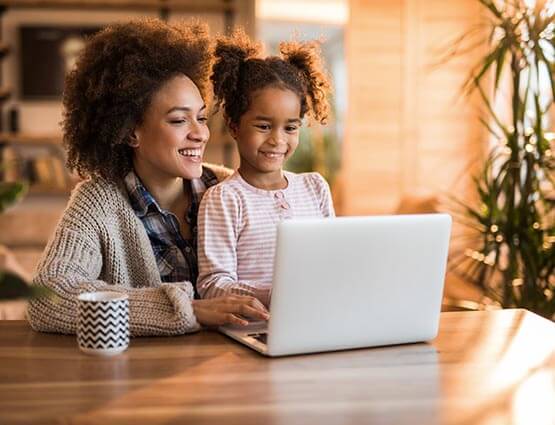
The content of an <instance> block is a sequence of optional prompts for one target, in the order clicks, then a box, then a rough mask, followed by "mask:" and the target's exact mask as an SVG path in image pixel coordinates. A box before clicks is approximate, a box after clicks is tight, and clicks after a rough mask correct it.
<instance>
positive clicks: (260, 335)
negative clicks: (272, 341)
mask: <svg viewBox="0 0 555 425" xmlns="http://www.w3.org/2000/svg"><path fill="white" fill-rule="evenodd" d="M247 336H250V337H252V338H254V339H256V340H257V341H260V342H261V343H262V344H267V343H268V333H267V332H257V333H253V334H247Z"/></svg>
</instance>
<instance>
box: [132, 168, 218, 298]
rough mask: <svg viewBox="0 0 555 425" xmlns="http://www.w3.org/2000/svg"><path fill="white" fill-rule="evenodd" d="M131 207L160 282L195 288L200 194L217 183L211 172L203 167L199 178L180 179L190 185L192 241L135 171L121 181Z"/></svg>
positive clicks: (187, 218)
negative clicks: (161, 206)
mask: <svg viewBox="0 0 555 425" xmlns="http://www.w3.org/2000/svg"><path fill="white" fill-rule="evenodd" d="M124 182H125V186H126V188H127V193H128V194H129V200H130V202H131V206H132V208H133V210H134V211H135V214H136V215H137V217H139V219H140V220H141V222H142V223H143V225H144V226H145V230H146V233H147V235H148V238H149V239H150V244H151V245H152V250H153V251H154V257H155V258H156V263H157V265H158V271H159V272H160V278H161V280H162V282H182V281H185V280H187V281H189V282H191V283H192V284H193V286H194V287H195V296H196V297H198V294H197V293H196V281H197V277H198V263H197V214H198V208H199V204H200V200H201V198H202V195H203V194H204V192H205V191H206V189H208V188H209V187H210V186H213V185H215V184H216V183H218V179H217V178H216V175H215V174H214V173H213V172H212V170H210V169H208V168H206V167H203V169H202V176H201V177H200V178H199V179H194V180H190V181H188V180H183V185H186V184H190V185H191V194H192V202H191V206H190V207H189V210H188V211H187V212H186V214H185V217H184V218H185V221H186V222H187V223H188V224H189V226H190V229H191V234H192V236H193V237H192V239H189V240H185V239H183V237H182V236H181V232H180V231H179V221H178V220H177V218H176V216H175V215H174V214H173V213H171V212H169V211H166V210H164V209H162V208H160V206H159V205H158V202H156V199H154V197H153V196H152V195H151V194H150V192H149V191H148V190H147V189H146V187H144V185H143V184H142V182H141V180H140V179H139V177H138V176H137V175H136V174H135V172H134V171H130V172H129V173H128V174H127V175H126V176H125V179H124Z"/></svg>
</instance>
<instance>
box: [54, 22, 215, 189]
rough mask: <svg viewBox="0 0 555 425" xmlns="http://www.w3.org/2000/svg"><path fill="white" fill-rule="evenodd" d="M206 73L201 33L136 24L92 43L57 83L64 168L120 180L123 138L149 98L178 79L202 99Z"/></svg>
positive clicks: (126, 153)
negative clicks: (61, 108)
mask: <svg viewBox="0 0 555 425" xmlns="http://www.w3.org/2000/svg"><path fill="white" fill-rule="evenodd" d="M211 67H212V51H211V41H210V38H209V36H208V29H207V26H206V25H201V24H198V23H194V24H176V25H169V24H167V23H164V22H162V21H160V20H157V19H143V20H135V21H131V22H127V23H119V24H115V25H112V26H108V27H106V28H105V29H103V30H102V31H100V32H99V33H97V34H96V35H94V36H93V37H92V38H91V39H90V40H88V42H87V44H86V46H85V48H84V49H83V51H82V52H81V53H80V55H79V58H78V60H77V63H76V67H75V68H74V70H73V71H71V72H70V73H69V74H68V76H67V77H66V81H65V89H64V95H63V106H64V115H63V121H62V125H63V130H64V146H65V148H66V150H67V158H68V159H67V165H68V167H69V168H70V169H72V170H75V171H77V173H78V174H79V175H80V176H81V177H86V176H101V177H104V178H106V179H108V180H111V181H114V180H117V179H120V178H122V177H123V176H125V174H127V173H128V172H129V171H130V170H131V169H132V158H133V152H132V148H131V147H129V146H128V140H129V137H130V135H131V133H132V132H133V130H134V129H135V127H136V126H137V125H139V124H140V123H141V122H142V120H143V116H144V113H145V111H146V110H147V108H148V106H149V104H150V102H151V100H152V97H153V95H154V93H156V92H157V91H158V90H159V89H160V87H161V86H162V85H163V84H164V83H165V82H167V81H168V80H169V79H171V78H172V77H174V76H176V75H179V74H184V75H186V76H187V77H189V78H190V79H191V80H192V81H193V82H194V83H195V84H196V85H197V87H198V88H199V90H200V93H201V95H202V96H203V98H204V99H206V98H207V94H208V93H207V92H208V90H207V89H208V83H209V81H208V77H209V73H210V70H211Z"/></svg>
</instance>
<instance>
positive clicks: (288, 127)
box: [285, 125, 299, 133]
mask: <svg viewBox="0 0 555 425" xmlns="http://www.w3.org/2000/svg"><path fill="white" fill-rule="evenodd" d="M298 129H299V127H297V126H295V125H290V126H287V127H285V131H287V132H288V133H294V132H295V131H297V130H298Z"/></svg>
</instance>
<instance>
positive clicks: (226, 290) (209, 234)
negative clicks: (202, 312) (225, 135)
mask: <svg viewBox="0 0 555 425" xmlns="http://www.w3.org/2000/svg"><path fill="white" fill-rule="evenodd" d="M284 175H285V177H286V179H287V181H288V185H287V188H285V189H283V190H263V189H258V188H256V187H254V186H251V185H250V184H249V183H247V182H246V181H245V180H244V179H243V178H242V177H241V175H240V174H239V173H238V172H237V171H236V172H235V173H234V174H233V175H231V176H230V177H228V178H227V179H226V180H224V181H223V182H221V183H220V184H218V185H216V186H213V187H211V188H210V189H208V191H207V192H206V193H205V195H204V197H203V198H202V202H201V204H200V208H199V213H198V263H199V277H198V280H197V290H198V292H199V294H200V295H201V296H202V297H203V298H213V297H218V296H221V295H229V294H239V295H252V296H255V297H257V298H258V299H260V301H262V302H263V303H264V304H266V305H268V302H269V294H270V289H271V284H272V276H273V262H274V253H275V239H276V229H277V224H278V223H279V222H280V221H282V220H286V219H289V218H293V217H294V218H297V217H333V216H334V215H335V212H334V209H333V203H332V200H331V194H330V189H329V186H328V184H327V182H326V181H325V180H324V178H323V177H322V176H321V175H320V174H318V173H303V174H294V173H291V172H287V171H284Z"/></svg>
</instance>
